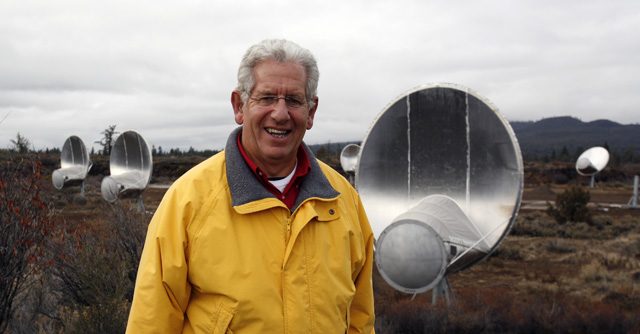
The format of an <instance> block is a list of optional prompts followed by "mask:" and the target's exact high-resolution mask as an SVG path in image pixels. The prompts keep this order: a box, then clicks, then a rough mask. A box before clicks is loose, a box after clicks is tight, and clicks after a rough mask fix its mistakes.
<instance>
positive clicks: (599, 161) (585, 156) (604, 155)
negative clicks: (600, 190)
mask: <svg viewBox="0 0 640 334" xmlns="http://www.w3.org/2000/svg"><path fill="white" fill-rule="evenodd" d="M608 162H609V151H607V149H605V148H604V147H600V146H595V147H592V148H590V149H588V150H586V151H584V152H582V154H580V156H579V157H578V160H577V161H576V170H577V171H578V174H580V175H587V176H590V175H593V174H596V173H598V172H599V171H601V170H603V169H604V168H605V167H606V166H607V163H608Z"/></svg>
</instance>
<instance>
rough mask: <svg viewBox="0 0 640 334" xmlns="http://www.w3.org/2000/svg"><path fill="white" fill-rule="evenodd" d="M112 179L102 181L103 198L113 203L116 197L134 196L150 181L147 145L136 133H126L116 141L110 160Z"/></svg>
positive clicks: (149, 157) (150, 163) (150, 167)
mask: <svg viewBox="0 0 640 334" xmlns="http://www.w3.org/2000/svg"><path fill="white" fill-rule="evenodd" d="M109 170H110V172H111V176H107V177H105V178H104V179H102V184H101V186H100V188H101V191H102V198H104V199H105V200H106V201H107V202H109V203H113V202H115V201H116V200H117V199H118V198H124V197H137V198H138V199H139V201H140V202H139V203H140V205H142V202H141V194H142V192H143V191H144V190H145V189H146V187H147V185H148V184H149V181H150V180H151V173H152V171H153V161H152V158H151V150H149V145H147V142H146V141H145V140H144V138H142V136H141V135H139V134H138V133H137V132H135V131H125V132H124V133H122V134H120V136H119V137H118V138H117V139H116V141H115V143H114V145H113V147H112V148H111V155H110V157H109Z"/></svg>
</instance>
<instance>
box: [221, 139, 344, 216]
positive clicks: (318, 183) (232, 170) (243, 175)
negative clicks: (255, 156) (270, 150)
mask: <svg viewBox="0 0 640 334" xmlns="http://www.w3.org/2000/svg"><path fill="white" fill-rule="evenodd" d="M240 131H242V127H238V128H236V129H235V130H234V131H233V132H231V135H229V138H228V139H227V145H226V146H225V149H224V151H225V160H226V172H227V182H228V184H229V190H230V191H231V204H232V205H233V206H234V207H236V206H240V205H243V204H247V203H250V202H254V201H257V200H261V199H265V198H275V196H273V194H271V192H269V190H267V189H266V188H265V187H264V186H263V185H262V184H261V183H260V181H259V180H258V179H257V178H256V176H255V174H254V173H253V172H252V171H251V169H250V168H249V166H247V164H246V163H245V161H244V159H243V158H242V155H241V153H240V151H239V149H238V143H237V140H236V138H237V136H238V134H239V133H240ZM302 145H303V148H304V150H305V151H306V152H307V157H308V158H309V163H310V165H311V169H310V170H309V173H308V174H307V175H306V176H305V177H304V179H303V180H302V182H301V184H300V192H299V193H298V198H297V199H296V202H295V204H294V205H293V207H292V208H291V211H292V212H293V211H295V209H297V208H298V206H300V204H301V203H302V202H304V201H305V200H306V199H309V198H312V197H317V198H321V199H327V200H329V199H333V198H336V197H337V196H338V195H340V193H339V192H338V191H336V190H335V189H334V188H333V187H332V186H331V184H330V183H329V181H328V180H327V178H326V177H325V176H324V173H322V170H321V169H320V165H318V162H317V161H316V158H315V156H314V155H313V153H312V152H311V150H310V149H309V148H308V147H307V146H306V145H305V144H304V143H302Z"/></svg>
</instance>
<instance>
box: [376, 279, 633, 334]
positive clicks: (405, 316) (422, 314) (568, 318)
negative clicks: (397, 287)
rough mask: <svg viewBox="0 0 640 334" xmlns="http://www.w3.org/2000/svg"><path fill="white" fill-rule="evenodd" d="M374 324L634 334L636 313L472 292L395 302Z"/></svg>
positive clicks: (542, 296) (561, 298) (548, 297)
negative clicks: (443, 300) (448, 300)
mask: <svg viewBox="0 0 640 334" xmlns="http://www.w3.org/2000/svg"><path fill="white" fill-rule="evenodd" d="M387 310H388V312H387V313H385V314H383V315H381V316H382V317H383V318H382V320H380V321H379V322H376V332H377V333H383V334H384V333H612V332H614V333H632V332H635V331H637V330H638V329H640V319H638V318H637V317H636V316H635V314H631V313H627V312H621V310H620V309H619V308H618V307H617V306H615V305H612V304H607V303H601V302H596V303H591V302H589V303H584V302H581V301H580V300H577V299H575V298H572V297H569V296H566V295H563V294H561V293H557V292H548V293H545V292H543V291H541V292H539V293H537V294H530V295H526V296H514V295H513V294H512V293H510V292H509V291H508V290H505V289H487V290H484V291H476V292H475V293H472V294H471V295H466V296H465V297H464V298H458V299H457V300H455V301H454V303H453V304H452V305H451V306H446V305H443V304H438V305H435V306H433V305H430V304H427V303H424V302H423V303H416V302H415V301H410V300H409V297H405V299H403V300H399V301H396V302H395V303H394V304H393V305H390V306H389V307H388V308H387Z"/></svg>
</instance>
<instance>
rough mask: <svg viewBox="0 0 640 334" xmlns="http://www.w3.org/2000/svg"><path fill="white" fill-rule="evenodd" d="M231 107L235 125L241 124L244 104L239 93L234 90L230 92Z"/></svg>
mask: <svg viewBox="0 0 640 334" xmlns="http://www.w3.org/2000/svg"><path fill="white" fill-rule="evenodd" d="M231 106H232V107H233V114H234V116H235V119H236V123H238V124H242V123H243V122H244V111H243V109H242V108H243V107H244V102H242V97H241V95H240V92H239V91H237V90H234V91H233V92H231Z"/></svg>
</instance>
